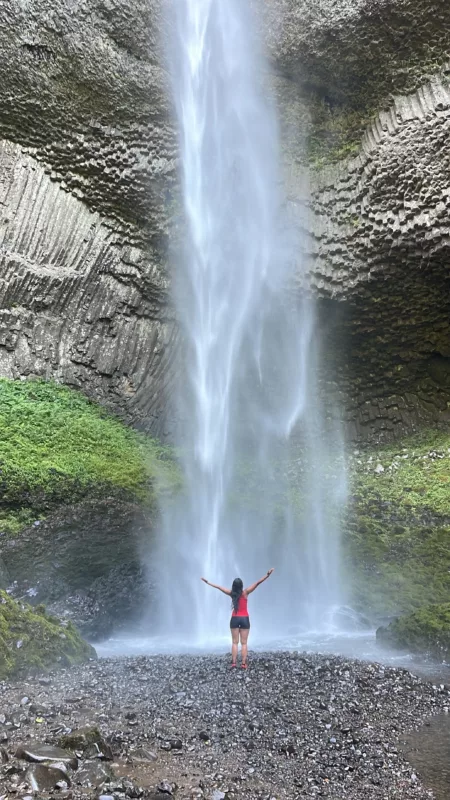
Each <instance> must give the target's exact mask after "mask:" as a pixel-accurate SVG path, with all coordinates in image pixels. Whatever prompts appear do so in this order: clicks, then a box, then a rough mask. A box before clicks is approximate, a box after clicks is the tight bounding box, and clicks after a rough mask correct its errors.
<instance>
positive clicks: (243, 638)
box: [239, 629, 250, 664]
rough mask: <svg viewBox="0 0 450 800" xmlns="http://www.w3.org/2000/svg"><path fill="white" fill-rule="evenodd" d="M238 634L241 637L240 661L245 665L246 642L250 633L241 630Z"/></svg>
mask: <svg viewBox="0 0 450 800" xmlns="http://www.w3.org/2000/svg"><path fill="white" fill-rule="evenodd" d="M239 633H240V635H241V659H242V663H243V664H246V663H247V653H248V648H247V641H248V635H249V633H250V631H249V630H244V629H242V630H240V631H239Z"/></svg>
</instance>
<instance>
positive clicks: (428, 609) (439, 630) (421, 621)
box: [377, 603, 450, 661]
mask: <svg viewBox="0 0 450 800" xmlns="http://www.w3.org/2000/svg"><path fill="white" fill-rule="evenodd" d="M377 640H378V641H379V642H381V644H383V645H385V646H387V647H392V648H394V649H396V650H399V649H400V650H409V651H410V652H413V653H422V654H425V655H429V656H432V657H433V658H436V659H438V660H440V661H442V660H448V658H449V656H450V603H443V604H442V605H430V606H425V607H424V608H420V609H419V610H418V611H415V612H414V613H413V614H407V615H406V616H403V617H399V618H398V619H395V620H393V621H392V622H391V623H390V624H389V625H388V626H387V627H381V628H378V630H377Z"/></svg>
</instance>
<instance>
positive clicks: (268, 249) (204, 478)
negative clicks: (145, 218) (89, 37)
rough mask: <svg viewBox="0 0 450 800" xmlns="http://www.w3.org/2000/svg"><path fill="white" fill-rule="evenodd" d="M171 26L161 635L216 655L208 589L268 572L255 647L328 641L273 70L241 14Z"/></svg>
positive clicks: (226, 1) (327, 483)
mask: <svg viewBox="0 0 450 800" xmlns="http://www.w3.org/2000/svg"><path fill="white" fill-rule="evenodd" d="M168 14H170V19H169V20H168V22H169V24H170V28H171V31H172V34H173V35H172V39H171V45H170V64H171V73H172V87H173V99H174V108H175V110H176V118H177V125H178V130H179V143H180V163H181V167H180V169H181V183H182V194H183V202H184V221H185V222H184V228H183V236H184V241H183V247H182V248H181V252H180V253H178V255H177V257H176V258H175V259H174V274H173V299H174V304H175V308H176V313H177V316H178V320H179V323H180V328H181V331H182V335H183V348H182V358H181V359H180V364H179V374H180V380H179V384H178V395H177V408H176V411H177V417H178V419H179V421H180V425H179V429H180V430H179V433H178V437H177V441H176V443H175V444H176V445H177V449H178V452H179V459H180V465H181V469H182V472H183V480H184V490H183V492H182V494H181V495H180V496H179V497H178V498H175V499H172V500H171V501H170V502H167V503H165V504H164V507H163V508H162V524H161V531H160V537H159V550H158V553H157V555H156V556H155V558H156V560H157V562H158V563H159V565H160V577H161V582H160V587H159V600H160V606H159V611H158V620H159V622H160V623H161V626H162V629H163V630H164V631H165V632H167V633H168V634H170V635H172V636H174V637H177V636H178V637H184V638H187V639H189V640H191V641H195V642H196V643H201V642H208V641H211V640H212V639H213V638H214V637H215V636H220V635H222V634H223V633H226V630H227V622H228V618H229V615H230V603H229V601H228V600H227V598H226V597H224V595H223V594H220V593H219V592H215V591H213V590H212V589H210V588H208V587H206V586H205V585H204V584H203V583H201V581H200V578H201V576H202V575H204V576H206V578H208V579H209V580H212V581H214V582H216V583H219V584H222V585H226V586H230V585H231V582H232V580H233V578H234V577H236V576H241V577H242V578H243V580H244V585H248V584H250V583H251V582H253V581H254V580H255V579H257V578H259V577H261V575H263V574H265V572H266V570H267V569H268V568H269V567H272V566H274V567H275V568H276V571H275V573H274V575H273V577H272V578H271V579H270V580H271V582H270V584H265V585H264V587H263V588H261V589H259V590H258V594H257V595H254V596H253V597H254V599H253V597H252V603H251V616H252V625H253V624H256V626H257V629H258V631H259V634H260V636H269V635H270V636H277V635H284V634H286V633H287V632H289V631H294V630H298V629H301V628H308V629H313V628H321V627H323V626H324V625H325V624H326V620H327V619H329V612H330V610H331V609H332V608H333V607H334V606H335V605H336V604H337V603H338V602H339V600H340V595H339V567H338V554H339V536H338V525H337V523H336V521H335V519H336V515H334V516H333V514H330V513H329V512H330V510H333V509H334V510H335V508H336V507H337V505H338V502H339V498H340V496H341V494H342V485H341V482H340V480H339V478H338V479H337V480H336V479H334V478H332V479H330V478H329V477H327V476H326V475H325V470H324V465H328V466H329V461H330V458H329V456H330V453H329V451H328V449H327V446H326V441H327V438H328V433H327V432H326V425H325V422H324V419H323V415H322V414H321V411H320V404H319V402H318V394H317V391H316V388H315V387H316V378H315V375H316V372H317V360H318V357H317V350H318V347H317V331H316V327H315V315H314V308H313V305H312V303H311V302H310V301H307V300H306V299H304V298H303V299H301V298H300V296H299V290H298V285H299V282H298V275H299V271H301V269H302V265H301V264H299V263H298V259H297V258H296V235H295V231H293V230H292V226H290V225H289V223H288V216H287V214H286V203H285V202H284V198H283V193H282V186H281V184H282V181H281V174H280V163H279V162H280V158H279V143H278V131H277V118H276V112H275V107H274V103H273V101H272V99H271V97H270V90H269V81H268V80H267V77H268V76H267V64H266V63H265V59H264V57H263V55H262V52H261V50H262V48H261V46H260V44H259V43H258V41H257V25H256V21H255V19H254V18H253V13H252V11H251V8H250V3H249V2H248V0H177V1H176V2H175V3H173V4H170V10H169V11H168ZM294 434H295V435H294ZM299 461H300V462H301V464H299ZM292 465H294V467H293V466H292ZM296 469H298V474H297V473H296V472H295V470H296ZM330 469H331V471H333V469H332V467H330ZM293 470H294V477H292V474H291V473H292V471H293ZM299 483H301V484H302V485H301V487H299ZM158 559H159V560H158Z"/></svg>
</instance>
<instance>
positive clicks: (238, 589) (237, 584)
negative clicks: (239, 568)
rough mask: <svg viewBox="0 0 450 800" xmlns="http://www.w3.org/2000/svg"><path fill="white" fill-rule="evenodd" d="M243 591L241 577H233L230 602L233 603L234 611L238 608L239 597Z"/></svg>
mask: <svg viewBox="0 0 450 800" xmlns="http://www.w3.org/2000/svg"><path fill="white" fill-rule="evenodd" d="M243 591H244V584H243V583H242V579H241V578H235V579H234V581H233V586H232V587H231V602H232V603H233V608H234V610H235V611H237V610H238V605H239V599H240V597H241V594H242V592H243Z"/></svg>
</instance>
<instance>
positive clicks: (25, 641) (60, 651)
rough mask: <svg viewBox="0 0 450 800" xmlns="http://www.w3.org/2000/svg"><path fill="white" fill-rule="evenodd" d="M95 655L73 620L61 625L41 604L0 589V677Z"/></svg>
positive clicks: (71, 662) (86, 659)
mask: <svg viewBox="0 0 450 800" xmlns="http://www.w3.org/2000/svg"><path fill="white" fill-rule="evenodd" d="M90 658H96V653H95V650H94V648H93V647H91V645H89V644H87V642H85V641H84V640H83V639H82V638H81V636H80V635H79V633H78V632H77V631H76V629H75V628H74V626H73V625H72V624H71V623H68V624H67V625H62V624H61V623H60V622H59V621H58V620H57V619H55V618H54V617H50V616H48V615H47V614H46V613H45V610H44V609H43V608H42V607H40V606H38V607H37V608H31V607H30V606H27V605H23V604H22V603H18V602H17V601H15V600H12V598H11V597H9V596H8V595H7V594H6V592H0V680H5V679H6V678H10V677H15V676H21V675H25V674H27V673H29V672H43V671H44V672H45V671H46V670H49V669H54V668H55V667H58V666H61V667H69V666H72V665H74V664H82V663H83V662H84V661H88V659H90Z"/></svg>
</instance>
